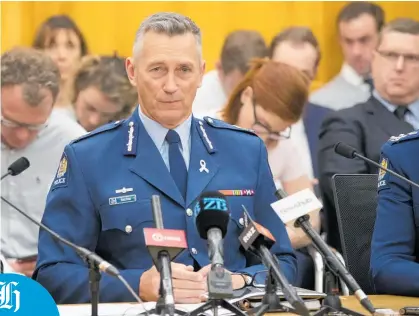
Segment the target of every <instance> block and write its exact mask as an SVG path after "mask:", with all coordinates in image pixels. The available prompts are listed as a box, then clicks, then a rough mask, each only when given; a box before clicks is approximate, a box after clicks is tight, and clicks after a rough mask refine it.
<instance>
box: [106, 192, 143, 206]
mask: <svg viewBox="0 0 419 316" xmlns="http://www.w3.org/2000/svg"><path fill="white" fill-rule="evenodd" d="M135 201H137V196H136V195H135V194H131V195H124V196H115V197H111V198H109V205H118V204H125V203H133V202H135Z"/></svg>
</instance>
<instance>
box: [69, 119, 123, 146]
mask: <svg viewBox="0 0 419 316" xmlns="http://www.w3.org/2000/svg"><path fill="white" fill-rule="evenodd" d="M124 122H125V120H120V121H116V122H112V123H108V124H105V125H102V126H100V127H98V128H96V129H94V130H93V131H91V132H89V133H86V134H84V135H82V136H80V137H79V138H76V139H75V140H73V141H72V142H71V144H74V143H77V142H79V141H81V140H83V139H87V138H89V137H92V136H94V135H98V134H100V133H103V132H106V131H109V130H112V129H115V128H117V127H119V126H121V125H122V123H124Z"/></svg>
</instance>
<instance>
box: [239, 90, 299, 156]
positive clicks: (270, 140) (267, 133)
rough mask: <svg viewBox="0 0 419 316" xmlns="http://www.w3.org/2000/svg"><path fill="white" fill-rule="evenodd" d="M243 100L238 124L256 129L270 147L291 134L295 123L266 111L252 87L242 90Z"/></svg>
mask: <svg viewBox="0 0 419 316" xmlns="http://www.w3.org/2000/svg"><path fill="white" fill-rule="evenodd" d="M241 102H242V104H243V106H242V107H241V109H240V113H239V117H238V120H237V123H236V124H237V125H238V126H240V127H243V128H248V129H252V130H254V131H255V132H256V134H257V135H258V136H259V137H260V138H261V139H262V140H263V141H264V143H265V145H266V147H267V148H268V149H270V148H273V147H275V146H276V145H277V144H278V142H279V141H280V140H281V139H287V138H289V137H290V136H291V125H292V124H293V123H292V122H286V121H284V120H283V119H281V118H280V117H279V116H278V115H276V114H274V113H271V112H268V111H266V110H265V109H264V108H263V107H262V106H261V105H259V104H257V103H256V102H255V100H254V95H253V90H252V88H251V87H247V88H246V89H245V90H244V91H243V92H242V94H241Z"/></svg>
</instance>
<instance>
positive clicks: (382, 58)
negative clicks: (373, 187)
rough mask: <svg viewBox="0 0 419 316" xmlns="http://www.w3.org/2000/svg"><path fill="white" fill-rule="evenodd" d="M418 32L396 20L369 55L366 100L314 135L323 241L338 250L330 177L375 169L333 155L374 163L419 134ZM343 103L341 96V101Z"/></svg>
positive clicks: (404, 21) (336, 115)
mask: <svg viewBox="0 0 419 316" xmlns="http://www.w3.org/2000/svg"><path fill="white" fill-rule="evenodd" d="M418 34H419V27H418V23H417V22H416V21H413V20H410V19H397V20H394V21H392V22H390V23H389V24H388V25H387V26H386V27H385V28H384V29H383V31H382V34H381V37H380V42H379V44H378V46H377V49H376V50H375V51H374V56H373V63H372V76H373V79H374V84H375V90H374V91H373V93H372V96H371V97H370V99H369V100H368V101H367V102H365V103H361V104H357V105H355V106H354V107H352V108H348V109H344V110H340V111H337V112H335V113H332V114H330V115H328V117H327V118H326V119H325V121H324V122H323V124H322V128H321V131H320V150H319V156H318V161H319V172H320V189H321V191H322V196H323V202H324V210H325V211H326V220H327V227H326V230H327V233H328V242H329V244H331V245H332V246H334V247H336V248H337V249H338V250H339V249H340V248H341V247H340V238H339V233H338V225H337V218H336V211H335V207H334V200H333V191H332V182H331V178H332V176H333V175H335V174H372V173H377V168H375V167H372V166H370V165H368V164H367V163H365V162H364V161H362V160H359V159H353V160H348V159H346V158H343V157H340V156H339V155H337V154H336V153H335V152H334V146H335V144H336V143H337V142H344V143H346V144H348V145H350V146H353V147H354V148H355V149H356V150H357V151H358V152H359V153H360V154H362V155H364V156H366V157H368V158H370V159H372V160H374V161H376V162H379V160H380V149H381V147H382V145H383V144H384V143H385V142H386V141H387V140H388V139H389V138H390V137H391V136H393V135H399V134H406V133H409V132H411V131H413V130H414V129H419V76H418V75H417V72H418V71H419V37H418V36H417V35H418ZM342 98H345V96H342Z"/></svg>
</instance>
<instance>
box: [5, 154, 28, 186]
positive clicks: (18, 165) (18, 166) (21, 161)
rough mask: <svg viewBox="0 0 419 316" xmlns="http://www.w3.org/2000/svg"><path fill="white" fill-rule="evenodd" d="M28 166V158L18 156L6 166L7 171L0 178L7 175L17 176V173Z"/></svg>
mask: <svg viewBox="0 0 419 316" xmlns="http://www.w3.org/2000/svg"><path fill="white" fill-rule="evenodd" d="M29 166H30V163H29V160H28V159H27V158H26V157H20V158H18V159H17V160H16V161H15V162H13V163H12V164H11V165H10V166H9V168H7V173H5V174H4V175H2V176H1V179H0V180H3V179H4V178H6V177H8V176H17V175H18V174H20V173H22V172H23V171H25V170H26V169H28V168H29Z"/></svg>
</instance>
